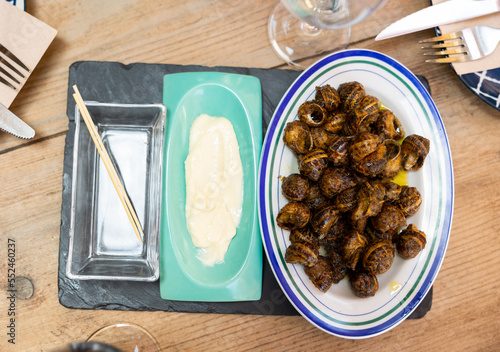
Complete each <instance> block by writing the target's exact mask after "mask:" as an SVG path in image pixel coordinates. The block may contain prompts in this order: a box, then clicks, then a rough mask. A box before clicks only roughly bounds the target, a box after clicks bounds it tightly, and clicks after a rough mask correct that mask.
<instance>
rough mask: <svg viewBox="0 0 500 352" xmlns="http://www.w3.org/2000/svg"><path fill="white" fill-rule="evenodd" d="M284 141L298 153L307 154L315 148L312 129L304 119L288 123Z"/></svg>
mask: <svg viewBox="0 0 500 352" xmlns="http://www.w3.org/2000/svg"><path fill="white" fill-rule="evenodd" d="M283 143H285V145H286V146H287V147H288V148H290V149H291V150H293V151H294V152H296V153H298V154H305V153H307V152H309V151H311V150H312V149H313V140H312V136H311V131H310V130H309V127H308V126H307V125H306V124H305V123H304V122H302V121H292V122H289V123H287V124H286V126H285V130H284V134H283Z"/></svg>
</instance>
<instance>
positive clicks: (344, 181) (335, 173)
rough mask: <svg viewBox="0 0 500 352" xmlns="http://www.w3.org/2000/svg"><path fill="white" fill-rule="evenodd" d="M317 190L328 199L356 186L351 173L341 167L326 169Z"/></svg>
mask: <svg viewBox="0 0 500 352" xmlns="http://www.w3.org/2000/svg"><path fill="white" fill-rule="evenodd" d="M318 185H319V190H320V191H321V193H323V194H324V195H325V196H326V197H328V198H333V197H334V196H336V195H337V194H339V193H340V192H343V191H345V190H346V189H349V188H352V187H354V186H356V179H355V177H354V175H353V173H352V171H350V170H348V169H346V168H342V167H331V168H327V169H326V170H325V172H324V173H323V175H322V176H321V178H320V179H319V181H318Z"/></svg>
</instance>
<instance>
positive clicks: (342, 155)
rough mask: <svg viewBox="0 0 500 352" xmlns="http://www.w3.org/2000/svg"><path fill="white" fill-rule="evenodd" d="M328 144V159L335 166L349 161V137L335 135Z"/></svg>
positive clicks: (343, 164)
mask: <svg viewBox="0 0 500 352" xmlns="http://www.w3.org/2000/svg"><path fill="white" fill-rule="evenodd" d="M334 136H335V137H334V138H333V140H332V142H331V143H330V145H329V146H328V149H327V150H326V152H327V153H328V160H330V162H331V163H332V164H333V165H334V166H345V165H347V164H348V163H349V139H348V138H347V137H344V136H339V135H334Z"/></svg>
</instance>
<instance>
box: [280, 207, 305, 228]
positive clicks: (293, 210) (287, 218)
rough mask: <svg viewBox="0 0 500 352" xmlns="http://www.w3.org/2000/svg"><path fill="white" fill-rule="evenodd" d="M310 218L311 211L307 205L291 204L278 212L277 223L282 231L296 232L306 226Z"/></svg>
mask: <svg viewBox="0 0 500 352" xmlns="http://www.w3.org/2000/svg"><path fill="white" fill-rule="evenodd" d="M310 217H311V211H310V210H309V207H308V206H307V205H305V204H302V203H299V202H290V203H287V204H285V205H284V206H283V208H281V210H280V211H279V212H278V216H277V217H276V222H277V224H278V226H279V227H281V228H282V229H285V230H295V229H300V228H303V227H304V226H306V225H307V223H308V222H309V218H310Z"/></svg>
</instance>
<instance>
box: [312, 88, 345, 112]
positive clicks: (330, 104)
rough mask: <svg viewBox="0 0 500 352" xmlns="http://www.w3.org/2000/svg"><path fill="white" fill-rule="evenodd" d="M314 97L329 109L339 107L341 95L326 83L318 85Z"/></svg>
mask: <svg viewBox="0 0 500 352" xmlns="http://www.w3.org/2000/svg"><path fill="white" fill-rule="evenodd" d="M314 99H315V100H316V101H317V102H318V103H319V104H320V105H323V106H324V107H325V109H326V110H327V111H333V110H335V109H337V107H338V106H339V104H340V95H339V93H338V92H337V90H336V89H335V88H333V87H331V86H330V85H329V84H326V85H324V86H321V87H316V95H315V97H314Z"/></svg>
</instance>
